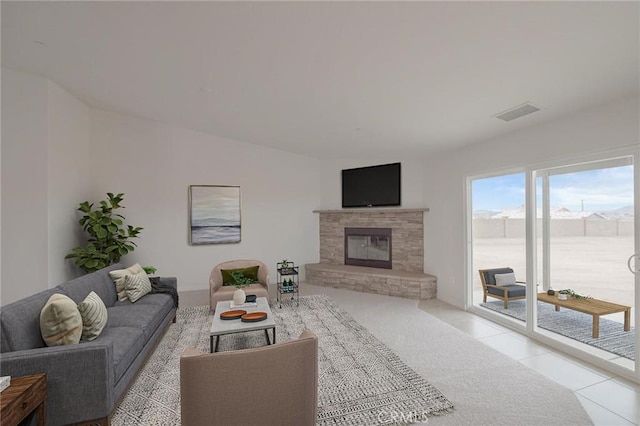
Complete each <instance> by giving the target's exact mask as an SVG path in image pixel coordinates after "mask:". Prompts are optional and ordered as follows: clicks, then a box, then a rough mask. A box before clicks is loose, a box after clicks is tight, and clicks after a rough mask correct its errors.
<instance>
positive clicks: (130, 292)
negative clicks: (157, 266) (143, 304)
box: [124, 274, 151, 302]
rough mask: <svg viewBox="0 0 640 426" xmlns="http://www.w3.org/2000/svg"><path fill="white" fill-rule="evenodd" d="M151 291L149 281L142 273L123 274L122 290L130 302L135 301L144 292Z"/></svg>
mask: <svg viewBox="0 0 640 426" xmlns="http://www.w3.org/2000/svg"><path fill="white" fill-rule="evenodd" d="M150 291H151V282H150V281H149V278H148V277H147V274H144V275H125V276H124V292H125V293H126V294H127V298H128V299H129V300H131V302H135V301H137V300H138V299H140V298H141V297H142V296H144V295H145V294H147V293H149V292H150Z"/></svg>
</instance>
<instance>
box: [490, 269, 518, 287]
mask: <svg viewBox="0 0 640 426" xmlns="http://www.w3.org/2000/svg"><path fill="white" fill-rule="evenodd" d="M495 277H496V285H497V286H498V287H504V286H505V285H514V284H515V283H516V274H514V273H513V272H509V273H508V274H496V275H495Z"/></svg>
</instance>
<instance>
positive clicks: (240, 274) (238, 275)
mask: <svg viewBox="0 0 640 426" xmlns="http://www.w3.org/2000/svg"><path fill="white" fill-rule="evenodd" d="M258 268H260V265H256V266H250V267H248V268H238V269H220V272H221V273H222V285H234V286H237V285H249V284H255V283H257V282H258Z"/></svg>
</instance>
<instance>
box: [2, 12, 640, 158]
mask: <svg viewBox="0 0 640 426" xmlns="http://www.w3.org/2000/svg"><path fill="white" fill-rule="evenodd" d="M639 5H640V3H639V2H637V1H633V2H608V1H605V2H185V1H177V2H7V1H2V3H1V14H2V66H4V67H7V68H11V69H16V70H21V71H25V72H29V73H33V74H36V75H40V76H43V77H46V78H48V79H51V80H53V81H54V82H56V83H58V84H59V85H61V86H62V87H64V88H65V89H67V90H68V91H70V92H71V93H73V94H74V95H75V96H77V97H78V98H80V99H82V100H83V101H84V102H86V103H87V104H88V105H91V106H95V107H98V108H104V109H109V110H116V111H121V112H124V113H128V114H133V115H136V116H141V117H147V118H150V119H154V120H159V121H163V122H166V123H170V124H172V125H177V126H181V127H186V128H191V129H195V130H199V131H202V132H206V133H211V134H215V135H219V136H223V137H228V138H233V139H237V140H241V141H246V142H251V143H255V144H261V145H266V146H271V147H275V148H279V149H283V150H288V151H292V152H297V153H302V154H307V155H311V156H315V157H320V158H323V157H325V158H326V157H329V158H331V157H345V158H347V157H354V158H357V157H366V158H399V157H403V158H404V157H408V156H423V155H428V154H429V153H433V152H436V151H441V150H444V149H452V148H456V147H459V146H463V145H465V144H469V143H474V142H479V141H483V140H487V139H491V138H494V137H496V136H499V135H502V134H505V133H508V132H512V131H514V130H518V129H521V128H524V127H527V126H531V125H535V124H538V123H541V122H543V121H546V120H551V119H555V118H558V117H559V116H561V115H564V114H567V113H570V112H572V111H576V110H579V109H583V108H586V107H590V106H593V105H597V104H600V103H604V102H608V101H611V100H614V99H618V98H622V97H627V96H633V95H637V94H638V92H639V80H640V72H639V66H638V65H639V63H640V60H639V51H640V47H639V39H640V30H639V16H640V9H639ZM527 101H529V102H532V103H533V104H534V105H536V106H538V107H541V108H542V111H539V112H536V113H534V114H531V115H529V116H526V117H523V118H520V119H518V120H515V121H512V122H508V123H505V122H503V121H501V120H498V119H496V118H493V117H492V116H494V115H496V114H498V113H500V112H502V111H504V110H506V109H509V108H511V107H514V106H516V105H519V104H522V103H524V102H527ZM363 150H364V151H363Z"/></svg>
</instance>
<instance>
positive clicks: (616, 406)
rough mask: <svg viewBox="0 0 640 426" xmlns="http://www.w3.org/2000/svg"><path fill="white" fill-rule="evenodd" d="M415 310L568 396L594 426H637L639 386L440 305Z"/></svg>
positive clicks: (422, 304) (429, 304)
mask: <svg viewBox="0 0 640 426" xmlns="http://www.w3.org/2000/svg"><path fill="white" fill-rule="evenodd" d="M418 307H419V308H420V309H422V310H424V311H425V312H428V313H429V314H431V315H433V316H435V317H437V318H439V319H441V320H442V321H445V322H447V323H449V324H451V325H452V326H454V327H456V328H458V329H460V330H462V331H464V332H465V333H467V334H469V335H471V336H473V337H475V338H476V339H478V340H480V341H481V342H483V343H485V344H487V345H489V346H491V347H492V348H494V349H496V350H498V351H500V352H502V353H503V354H505V355H508V356H509V357H511V358H513V359H515V360H517V361H519V362H520V363H522V364H523V365H525V366H527V367H529V368H532V369H534V370H536V371H537V372H539V373H540V374H542V375H544V376H546V377H548V378H549V379H551V380H553V381H555V382H557V383H559V384H561V385H563V386H566V387H568V388H569V389H571V390H573V392H574V393H575V394H576V396H577V397H578V400H580V402H581V403H582V405H583V407H584V408H585V411H586V412H587V413H588V414H589V416H591V419H592V420H593V423H594V424H595V425H602V426H618V425H636V426H637V425H640V385H638V384H635V383H633V382H630V381H628V380H626V379H624V378H621V377H617V376H615V375H613V374H611V373H609V372H606V371H603V370H601V369H599V368H597V367H594V366H592V365H590V364H588V363H585V362H583V361H581V360H578V359H576V358H573V357H571V356H569V355H566V354H563V353H561V352H559V351H556V350H555V349H553V348H550V347H548V346H545V345H542V344H540V343H538V342H536V341H535V340H532V339H529V338H528V337H526V336H524V335H522V334H519V333H517V332H515V331H513V330H510V329H508V328H506V327H503V326H501V325H499V324H496V323H493V322H491V321H489V320H487V319H484V318H481V317H479V316H477V315H475V314H472V313H469V312H466V311H463V310H460V309H458V308H456V307H453V306H451V305H449V304H447V303H444V302H442V301H440V300H423V301H420V302H419V303H418Z"/></svg>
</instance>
